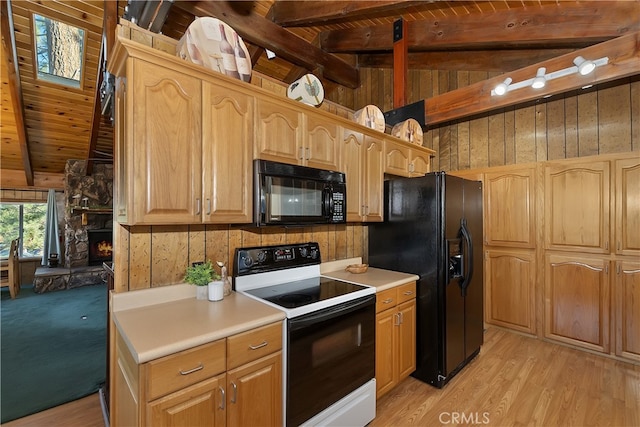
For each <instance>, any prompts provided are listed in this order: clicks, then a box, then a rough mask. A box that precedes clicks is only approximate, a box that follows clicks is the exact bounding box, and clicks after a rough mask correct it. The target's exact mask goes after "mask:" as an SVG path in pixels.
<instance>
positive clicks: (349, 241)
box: [346, 224, 366, 262]
mask: <svg viewBox="0 0 640 427" xmlns="http://www.w3.org/2000/svg"><path fill="white" fill-rule="evenodd" d="M355 227H356V226H354V225H353V224H347V230H346V231H347V232H346V243H347V258H353V257H354V256H356V255H355V251H354V244H353V239H354V233H353V229H354V228H355ZM363 262H366V261H363Z"/></svg>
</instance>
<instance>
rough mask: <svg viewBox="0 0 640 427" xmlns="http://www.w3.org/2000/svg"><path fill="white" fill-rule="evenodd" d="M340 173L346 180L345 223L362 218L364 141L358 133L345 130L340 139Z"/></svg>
mask: <svg viewBox="0 0 640 427" xmlns="http://www.w3.org/2000/svg"><path fill="white" fill-rule="evenodd" d="M341 152H342V156H341V158H342V167H341V168H340V169H341V170H342V172H344V173H345V176H346V180H347V208H346V210H347V221H349V222H352V221H355V222H358V221H362V219H363V216H364V188H363V186H364V173H365V172H364V168H365V165H364V161H365V159H364V140H363V136H362V134H361V133H360V132H356V131H353V130H351V129H348V128H345V129H344V132H343V138H342V147H341Z"/></svg>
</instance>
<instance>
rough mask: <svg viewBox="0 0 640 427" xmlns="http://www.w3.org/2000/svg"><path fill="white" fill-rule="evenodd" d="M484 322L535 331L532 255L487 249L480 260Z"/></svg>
mask: <svg viewBox="0 0 640 427" xmlns="http://www.w3.org/2000/svg"><path fill="white" fill-rule="evenodd" d="M484 265H485V270H484V284H485V303H486V310H485V313H486V319H485V321H486V322H487V323H490V324H493V325H498V326H503V327H507V328H510V329H515V330H518V331H521V332H526V333H530V334H534V333H535V332H536V322H535V315H536V310H535V308H536V304H535V284H536V254H535V252H534V251H531V250H526V249H525V250H523V249H520V250H518V249H510V248H505V249H493V248H491V249H487V250H485V260H484Z"/></svg>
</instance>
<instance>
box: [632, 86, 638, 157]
mask: <svg viewBox="0 0 640 427" xmlns="http://www.w3.org/2000/svg"><path fill="white" fill-rule="evenodd" d="M630 90H631V150H632V151H637V150H640V79H637V80H636V81H634V82H632V83H631V88H630Z"/></svg>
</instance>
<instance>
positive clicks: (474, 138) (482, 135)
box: [458, 71, 489, 169]
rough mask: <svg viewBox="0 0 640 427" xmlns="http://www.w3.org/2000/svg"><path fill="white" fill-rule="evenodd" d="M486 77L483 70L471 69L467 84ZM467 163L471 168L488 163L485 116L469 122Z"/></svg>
mask: <svg viewBox="0 0 640 427" xmlns="http://www.w3.org/2000/svg"><path fill="white" fill-rule="evenodd" d="M487 77H488V73H487V72H485V71H471V72H470V73H469V84H474V83H477V82H480V81H483V80H486V79H487ZM469 165H470V167H471V168H472V169H476V168H481V167H486V166H488V165H489V118H488V117H486V116H485V117H480V118H477V119H473V120H471V122H470V123H469ZM458 169H462V168H458Z"/></svg>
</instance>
